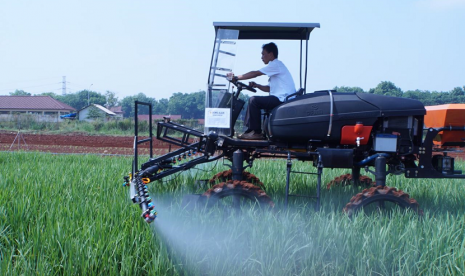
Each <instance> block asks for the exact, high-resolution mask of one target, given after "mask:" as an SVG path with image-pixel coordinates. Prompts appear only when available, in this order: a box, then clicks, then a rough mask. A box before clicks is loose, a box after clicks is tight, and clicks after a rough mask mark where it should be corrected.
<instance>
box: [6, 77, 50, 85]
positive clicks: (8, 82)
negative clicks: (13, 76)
mask: <svg viewBox="0 0 465 276" xmlns="http://www.w3.org/2000/svg"><path fill="white" fill-rule="evenodd" d="M50 79H58V77H50V78H41V79H34V80H22V81H7V82H0V84H10V83H18V82H19V83H21V82H32V81H41V80H50Z"/></svg>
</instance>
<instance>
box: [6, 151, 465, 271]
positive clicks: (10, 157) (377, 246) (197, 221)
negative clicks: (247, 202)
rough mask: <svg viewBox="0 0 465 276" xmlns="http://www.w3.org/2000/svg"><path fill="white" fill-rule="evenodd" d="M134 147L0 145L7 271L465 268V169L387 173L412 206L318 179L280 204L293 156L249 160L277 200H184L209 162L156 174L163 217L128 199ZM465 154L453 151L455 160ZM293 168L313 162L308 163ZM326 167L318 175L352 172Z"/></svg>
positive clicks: (309, 179)
mask: <svg viewBox="0 0 465 276" xmlns="http://www.w3.org/2000/svg"><path fill="white" fill-rule="evenodd" d="M131 161H132V158H131V157H116V156H115V157H102V156H98V155H52V154H46V153H27V152H13V153H10V152H0V167H1V169H0V275H464V274H465V216H464V214H465V200H464V199H465V189H464V188H465V187H464V185H463V184H464V180H437V179H406V178H404V177H402V176H388V181H387V185H388V186H393V187H397V188H399V189H402V190H404V191H406V192H407V193H409V194H410V196H411V197H413V198H415V199H416V200H417V201H418V202H419V204H420V208H421V209H422V210H423V212H424V215H423V216H419V215H417V214H416V213H414V212H412V211H403V210H397V209H395V210H393V211H392V212H389V213H373V214H370V215H366V214H364V213H359V214H357V215H355V216H354V217H352V218H349V217H347V215H345V214H344V213H343V212H342V208H343V207H344V206H345V204H346V203H347V202H348V201H349V200H350V198H351V197H352V196H353V195H355V194H356V193H358V192H360V191H361V190H362V188H361V187H333V188H331V189H330V190H327V189H326V186H325V185H323V187H322V190H321V193H322V201H321V210H320V211H315V209H314V201H313V200H303V199H291V201H290V204H289V208H287V209H286V208H284V206H283V204H284V188H285V183H286V174H285V169H286V162H285V161H284V160H257V161H255V162H254V166H253V167H252V168H250V169H249V171H250V172H251V173H253V174H255V175H256V176H257V177H259V178H260V180H261V181H262V182H263V183H264V184H265V186H266V192H267V194H269V195H270V196H271V198H272V199H273V200H274V202H275V203H276V206H275V208H274V209H273V210H272V211H268V210H262V209H260V208H258V207H257V208H251V209H247V210H242V212H233V213H229V214H224V213H219V212H215V211H217V210H215V209H206V208H197V209H189V208H185V207H183V204H182V198H183V196H184V195H186V194H191V193H201V192H203V191H205V190H206V188H205V187H202V185H200V184H199V183H201V182H198V181H197V180H201V179H209V178H211V177H212V176H213V175H214V174H216V173H217V172H220V171H223V170H226V169H228V168H227V167H226V166H224V165H223V163H222V161H219V162H218V163H216V164H215V163H210V164H205V165H202V166H199V167H197V168H196V169H192V170H190V171H186V172H183V173H181V174H178V175H173V176H170V177H167V178H168V179H163V181H159V182H154V183H150V184H149V190H150V192H151V195H152V197H153V198H154V203H155V207H156V209H157V211H158V213H159V214H158V218H157V219H156V220H155V222H153V223H152V224H151V225H149V224H147V223H146V222H145V221H144V220H143V219H142V218H141V217H140V214H141V212H140V209H139V207H138V206H137V205H136V204H132V202H131V201H130V199H129V196H128V188H127V187H123V185H122V184H123V179H122V177H123V176H124V175H127V173H128V172H129V170H130V168H131ZM457 169H459V170H465V163H464V162H462V161H457V160H456V170H457ZM293 170H299V171H307V172H315V169H314V168H313V167H312V166H311V163H303V162H297V161H295V162H294V165H293ZM347 172H348V171H344V170H336V169H335V170H330V169H326V170H324V175H323V180H324V181H323V183H324V184H325V183H328V182H329V181H330V180H332V179H333V178H334V177H336V176H339V175H341V174H344V173H347ZM315 187H316V177H314V176H309V175H296V176H294V177H293V178H292V183H291V190H292V193H299V194H314V193H315Z"/></svg>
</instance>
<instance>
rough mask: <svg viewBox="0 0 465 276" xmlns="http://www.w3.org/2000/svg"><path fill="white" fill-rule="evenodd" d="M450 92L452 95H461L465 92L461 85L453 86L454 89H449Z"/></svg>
mask: <svg viewBox="0 0 465 276" xmlns="http://www.w3.org/2000/svg"><path fill="white" fill-rule="evenodd" d="M450 94H451V95H452V96H463V95H464V94H465V93H464V89H463V88H462V87H455V88H454V89H452V91H450Z"/></svg>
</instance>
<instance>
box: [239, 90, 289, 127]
mask: <svg viewBox="0 0 465 276" xmlns="http://www.w3.org/2000/svg"><path fill="white" fill-rule="evenodd" d="M280 104H282V102H281V101H280V100H279V99H278V98H277V97H275V96H253V97H251V98H249V106H248V107H247V112H246V114H245V125H246V126H247V128H248V130H254V131H255V132H260V131H261V130H262V122H261V110H262V109H266V110H271V109H273V108H275V107H277V106H278V105H280Z"/></svg>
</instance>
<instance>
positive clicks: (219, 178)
mask: <svg viewBox="0 0 465 276" xmlns="http://www.w3.org/2000/svg"><path fill="white" fill-rule="evenodd" d="M229 180H232V170H231V169H229V170H226V171H222V172H220V173H217V174H215V175H214V176H213V177H212V178H211V179H210V180H209V181H208V182H209V183H210V184H211V185H214V184H216V183H220V182H227V181H229ZM242 180H243V181H247V182H250V183H252V184H254V185H256V186H259V187H260V189H262V190H265V185H263V183H262V182H261V181H260V179H259V178H258V177H256V176H255V175H254V174H251V173H249V172H246V171H242Z"/></svg>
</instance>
